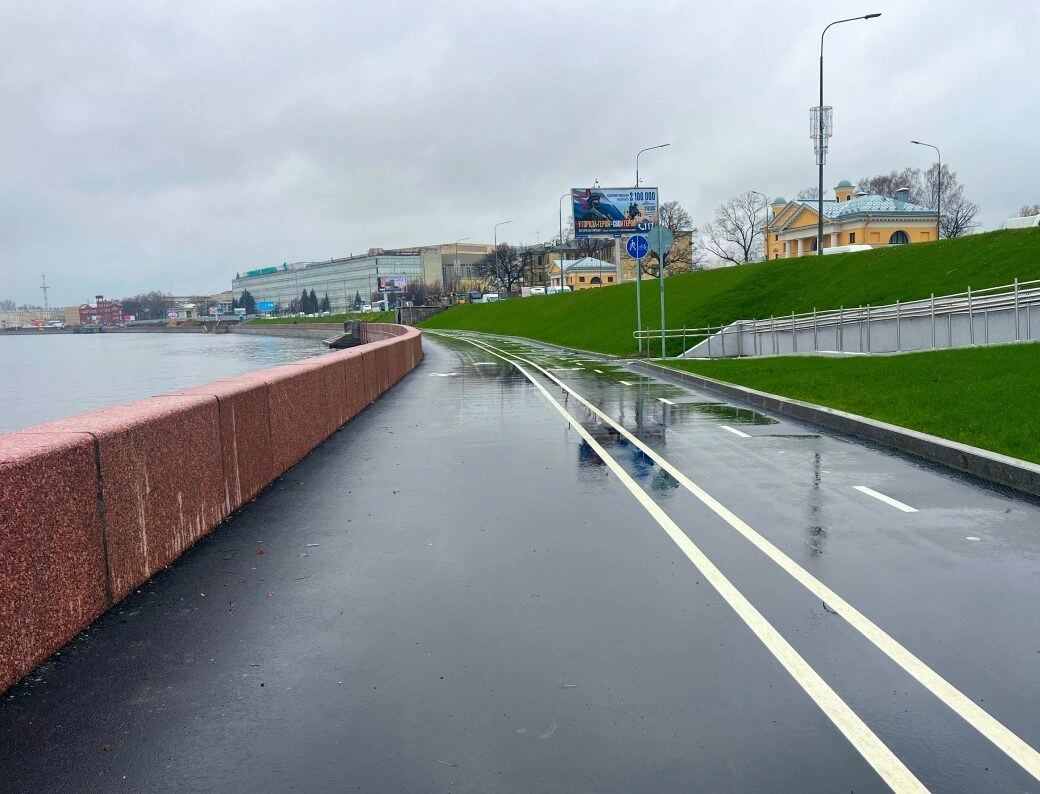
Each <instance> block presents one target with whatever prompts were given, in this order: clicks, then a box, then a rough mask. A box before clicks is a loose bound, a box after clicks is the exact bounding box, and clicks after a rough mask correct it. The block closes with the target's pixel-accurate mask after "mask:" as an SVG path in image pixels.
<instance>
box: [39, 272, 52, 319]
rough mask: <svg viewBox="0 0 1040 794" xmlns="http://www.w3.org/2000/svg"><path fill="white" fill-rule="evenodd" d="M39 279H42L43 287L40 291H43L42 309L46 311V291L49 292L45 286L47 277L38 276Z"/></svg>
mask: <svg viewBox="0 0 1040 794" xmlns="http://www.w3.org/2000/svg"><path fill="white" fill-rule="evenodd" d="M40 278H41V279H43V286H41V287H40V289H42V290H43V308H44V311H46V310H47V309H48V306H47V290H49V289H50V287H48V286H47V276H46V275H43V276H40Z"/></svg>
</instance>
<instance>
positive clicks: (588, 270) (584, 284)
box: [550, 256, 617, 291]
mask: <svg viewBox="0 0 1040 794" xmlns="http://www.w3.org/2000/svg"><path fill="white" fill-rule="evenodd" d="M563 277H564V284H565V285H566V286H568V287H570V288H571V289H572V290H574V291H577V290H583V289H593V288H595V287H606V286H610V285H611V284H616V283H617V266H616V265H615V264H614V263H613V262H604V261H603V260H602V259H594V258H593V257H591V256H586V257H583V258H581V259H564V260H563ZM550 278H551V281H552V286H557V287H558V286H559V285H560V268H559V266H558V265H556V264H554V265H553V268H552V270H551V272H550Z"/></svg>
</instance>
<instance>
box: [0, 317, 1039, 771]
mask: <svg viewBox="0 0 1040 794" xmlns="http://www.w3.org/2000/svg"><path fill="white" fill-rule="evenodd" d="M424 350H425V352H426V358H425V360H424V362H423V363H422V364H421V365H420V367H419V368H418V369H417V370H416V371H415V372H414V373H413V374H412V375H410V376H409V377H408V378H406V379H405V380H404V381H402V382H401V383H399V384H398V385H397V386H395V387H394V389H392V390H391V391H390V392H389V393H388V394H386V395H385V396H384V397H383V398H381V399H380V400H379V401H378V402H377V403H375V404H374V405H373V406H371V407H370V408H369V409H368V410H367V411H365V412H364V413H363V414H362V415H361V416H359V417H358V418H356V419H355V420H354V421H353V422H351V423H350V424H349V425H347V426H346V427H345V428H344V429H342V430H341V431H340V432H338V433H337V434H335V435H334V436H333V437H332V438H331V439H329V441H327V442H326V443H325V444H323V445H322V446H321V447H319V448H318V449H317V450H315V451H314V452H313V453H312V454H311V455H310V456H308V458H307V459H306V460H304V461H303V462H302V463H300V464H299V465H298V466H296V467H295V468H293V469H292V470H290V471H289V472H287V473H286V474H285V475H284V476H283V477H282V478H280V479H279V480H278V481H277V482H276V483H275V484H273V485H272V486H271V487H270V488H268V489H267V490H266V491H265V492H264V493H263V494H262V495H261V496H260V497H259V498H257V499H256V500H255V501H254V502H252V503H251V504H249V505H247V506H246V507H245V508H243V509H242V510H241V511H240V512H239V513H238V514H236V515H235V516H234V517H233V518H232V519H231V520H230V521H228V522H227V523H226V524H225V525H224V526H222V527H220V528H219V529H218V530H216V531H215V532H214V533H213V534H211V535H210V536H209V537H208V538H206V539H204V540H203V541H201V542H200V543H199V544H198V545H197V546H196V547H195V548H194V549H192V550H191V551H189V552H188V553H187V554H186V555H185V556H184V557H182V558H181V560H179V561H178V562H177V563H176V564H175V565H173V566H171V568H170V569H168V570H167V571H164V572H163V573H161V574H160V575H159V576H157V577H156V578H155V579H153V580H152V581H151V582H149V583H148V584H147V585H145V586H143V587H142V588H141V590H140V591H139V592H137V593H135V594H134V595H132V596H131V597H130V598H128V599H127V600H125V601H124V602H123V603H121V604H120V605H118V606H117V607H116V608H114V609H113V610H111V611H110V612H109V613H108V614H106V615H105V616H104V617H103V618H102V619H101V620H100V621H98V623H97V624H95V626H93V627H92V628H91V629H89V630H88V631H86V632H84V633H83V634H82V635H81V636H80V637H79V638H77V639H76V640H75V641H74V642H73V643H72V644H70V646H68V647H67V648H66V649H64V650H63V652H62V653H61V655H60V656H58V657H56V658H55V659H54V660H52V661H51V662H49V663H48V664H46V665H45V666H44V667H42V668H40V669H39V670H37V671H36V672H35V673H34V674H33V675H31V676H30V677H29V678H27V679H26V680H25V681H23V682H22V683H21V684H19V685H17V686H16V687H14V688H13V689H12V690H10V691H9V692H8V693H7V695H5V697H4V699H3V701H2V702H0V791H3V792H7V791H13V792H37V791H69V792H73V791H75V792H94V791H97V792H102V791H105V792H107V791H116V790H126V791H229V792H237V791H243V792H245V791H289V790H300V791H423V792H425V791H452V792H516V791H522V792H535V791H537V792H584V791H590V792H591V791H595V792H632V791H648V792H649V791H653V792H663V791H712V792H714V791H720V792H721V791H733V792H744V791H749V792H750V791H756V792H757V791H761V792H845V791H849V792H872V791H888V790H898V791H915V790H916V791H919V790H931V791H936V792H938V791H943V792H945V791H965V792H1020V791H1021V792H1026V791H1040V782H1038V777H1037V776H1038V774H1040V766H1038V765H1037V764H1038V759H1040V756H1038V755H1037V752H1036V750H1035V748H1037V747H1040V685H1038V683H1037V682H1038V681H1040V612H1038V609H1037V607H1038V605H1040V535H1038V532H1037V528H1038V527H1040V509H1038V505H1037V503H1036V502H1035V501H1033V500H1029V499H1026V498H1022V497H1019V496H1017V495H1015V494H1013V493H1010V492H1007V491H1002V490H1000V489H996V488H993V487H991V486H986V485H984V484H981V483H978V482H975V481H972V480H971V479H969V478H965V477H961V476H958V475H954V474H951V473H949V472H945V471H943V470H940V469H936V468H934V467H931V466H927V465H924V464H921V463H919V462H915V461H913V460H910V459H906V458H904V457H900V456H896V455H892V454H888V453H886V452H885V451H884V450H879V449H875V448H872V447H870V446H866V445H863V444H859V443H856V442H854V441H851V440H849V439H843V438H836V437H834V436H833V435H828V434H825V433H823V432H821V431H819V430H818V429H815V428H812V427H806V426H803V425H798V424H795V423H791V422H789V421H786V420H777V419H776V418H774V417H770V416H767V415H763V414H761V413H756V412H754V411H752V410H750V409H747V408H741V407H740V406H733V405H727V404H725V403H724V402H722V401H721V400H719V399H718V398H714V397H711V396H709V395H706V394H701V393H697V392H695V391H691V390H690V389H688V388H686V387H681V386H678V385H676V384H674V383H669V382H666V381H663V380H659V379H652V378H647V377H646V376H640V375H638V374H637V373H635V372H633V371H629V370H626V369H625V367H624V365H623V362H620V363H608V362H604V361H598V360H595V359H587V358H583V357H581V356H576V355H572V354H567V353H560V352H559V351H552V350H547V349H544V348H539V347H536V346H533V345H521V344H517V343H515V342H508V341H504V340H491V339H488V338H478V337H467V338H464V337H463V336H461V335H460V336H459V337H457V338H448V337H447V336H438V337H437V338H436V339H433V338H431V337H429V336H427V338H426V339H425V340H424Z"/></svg>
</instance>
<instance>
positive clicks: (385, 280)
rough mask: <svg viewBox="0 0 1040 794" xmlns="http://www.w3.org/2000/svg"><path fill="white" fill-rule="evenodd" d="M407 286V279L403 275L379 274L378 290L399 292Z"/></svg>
mask: <svg viewBox="0 0 1040 794" xmlns="http://www.w3.org/2000/svg"><path fill="white" fill-rule="evenodd" d="M407 287H408V279H406V278H405V277H404V276H379V288H378V289H379V291H380V292H399V291H401V290H404V289H406V288H407Z"/></svg>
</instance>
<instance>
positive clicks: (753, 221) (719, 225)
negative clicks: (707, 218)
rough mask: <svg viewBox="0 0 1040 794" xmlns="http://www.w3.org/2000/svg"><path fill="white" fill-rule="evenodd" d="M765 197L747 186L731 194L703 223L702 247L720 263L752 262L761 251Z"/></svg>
mask: <svg viewBox="0 0 1040 794" xmlns="http://www.w3.org/2000/svg"><path fill="white" fill-rule="evenodd" d="M768 211H769V207H768V205H767V204H766V200H765V199H764V198H762V196H760V195H759V194H758V193H752V192H751V191H750V190H749V191H747V192H745V193H741V194H740V195H739V196H734V197H733V198H731V199H729V200H728V201H727V202H726V203H725V204H722V205H721V206H719V207H718V208H717V209H716V210H715V217H714V220H712V222H711V223H709V224H707V225H706V226H705V227H704V232H703V237H704V247H705V248H706V249H707V251H708V252H709V253H710V254H712V255H713V256H715V257H716V258H717V259H718V260H719V261H720V262H722V263H727V262H728V263H730V264H733V265H739V264H743V263H745V262H753V261H755V260H756V259H758V258H759V256H761V253H762V243H763V239H762V232H763V229H764V228H765V222H766V217H767V215H766V213H767V212H768Z"/></svg>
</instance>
